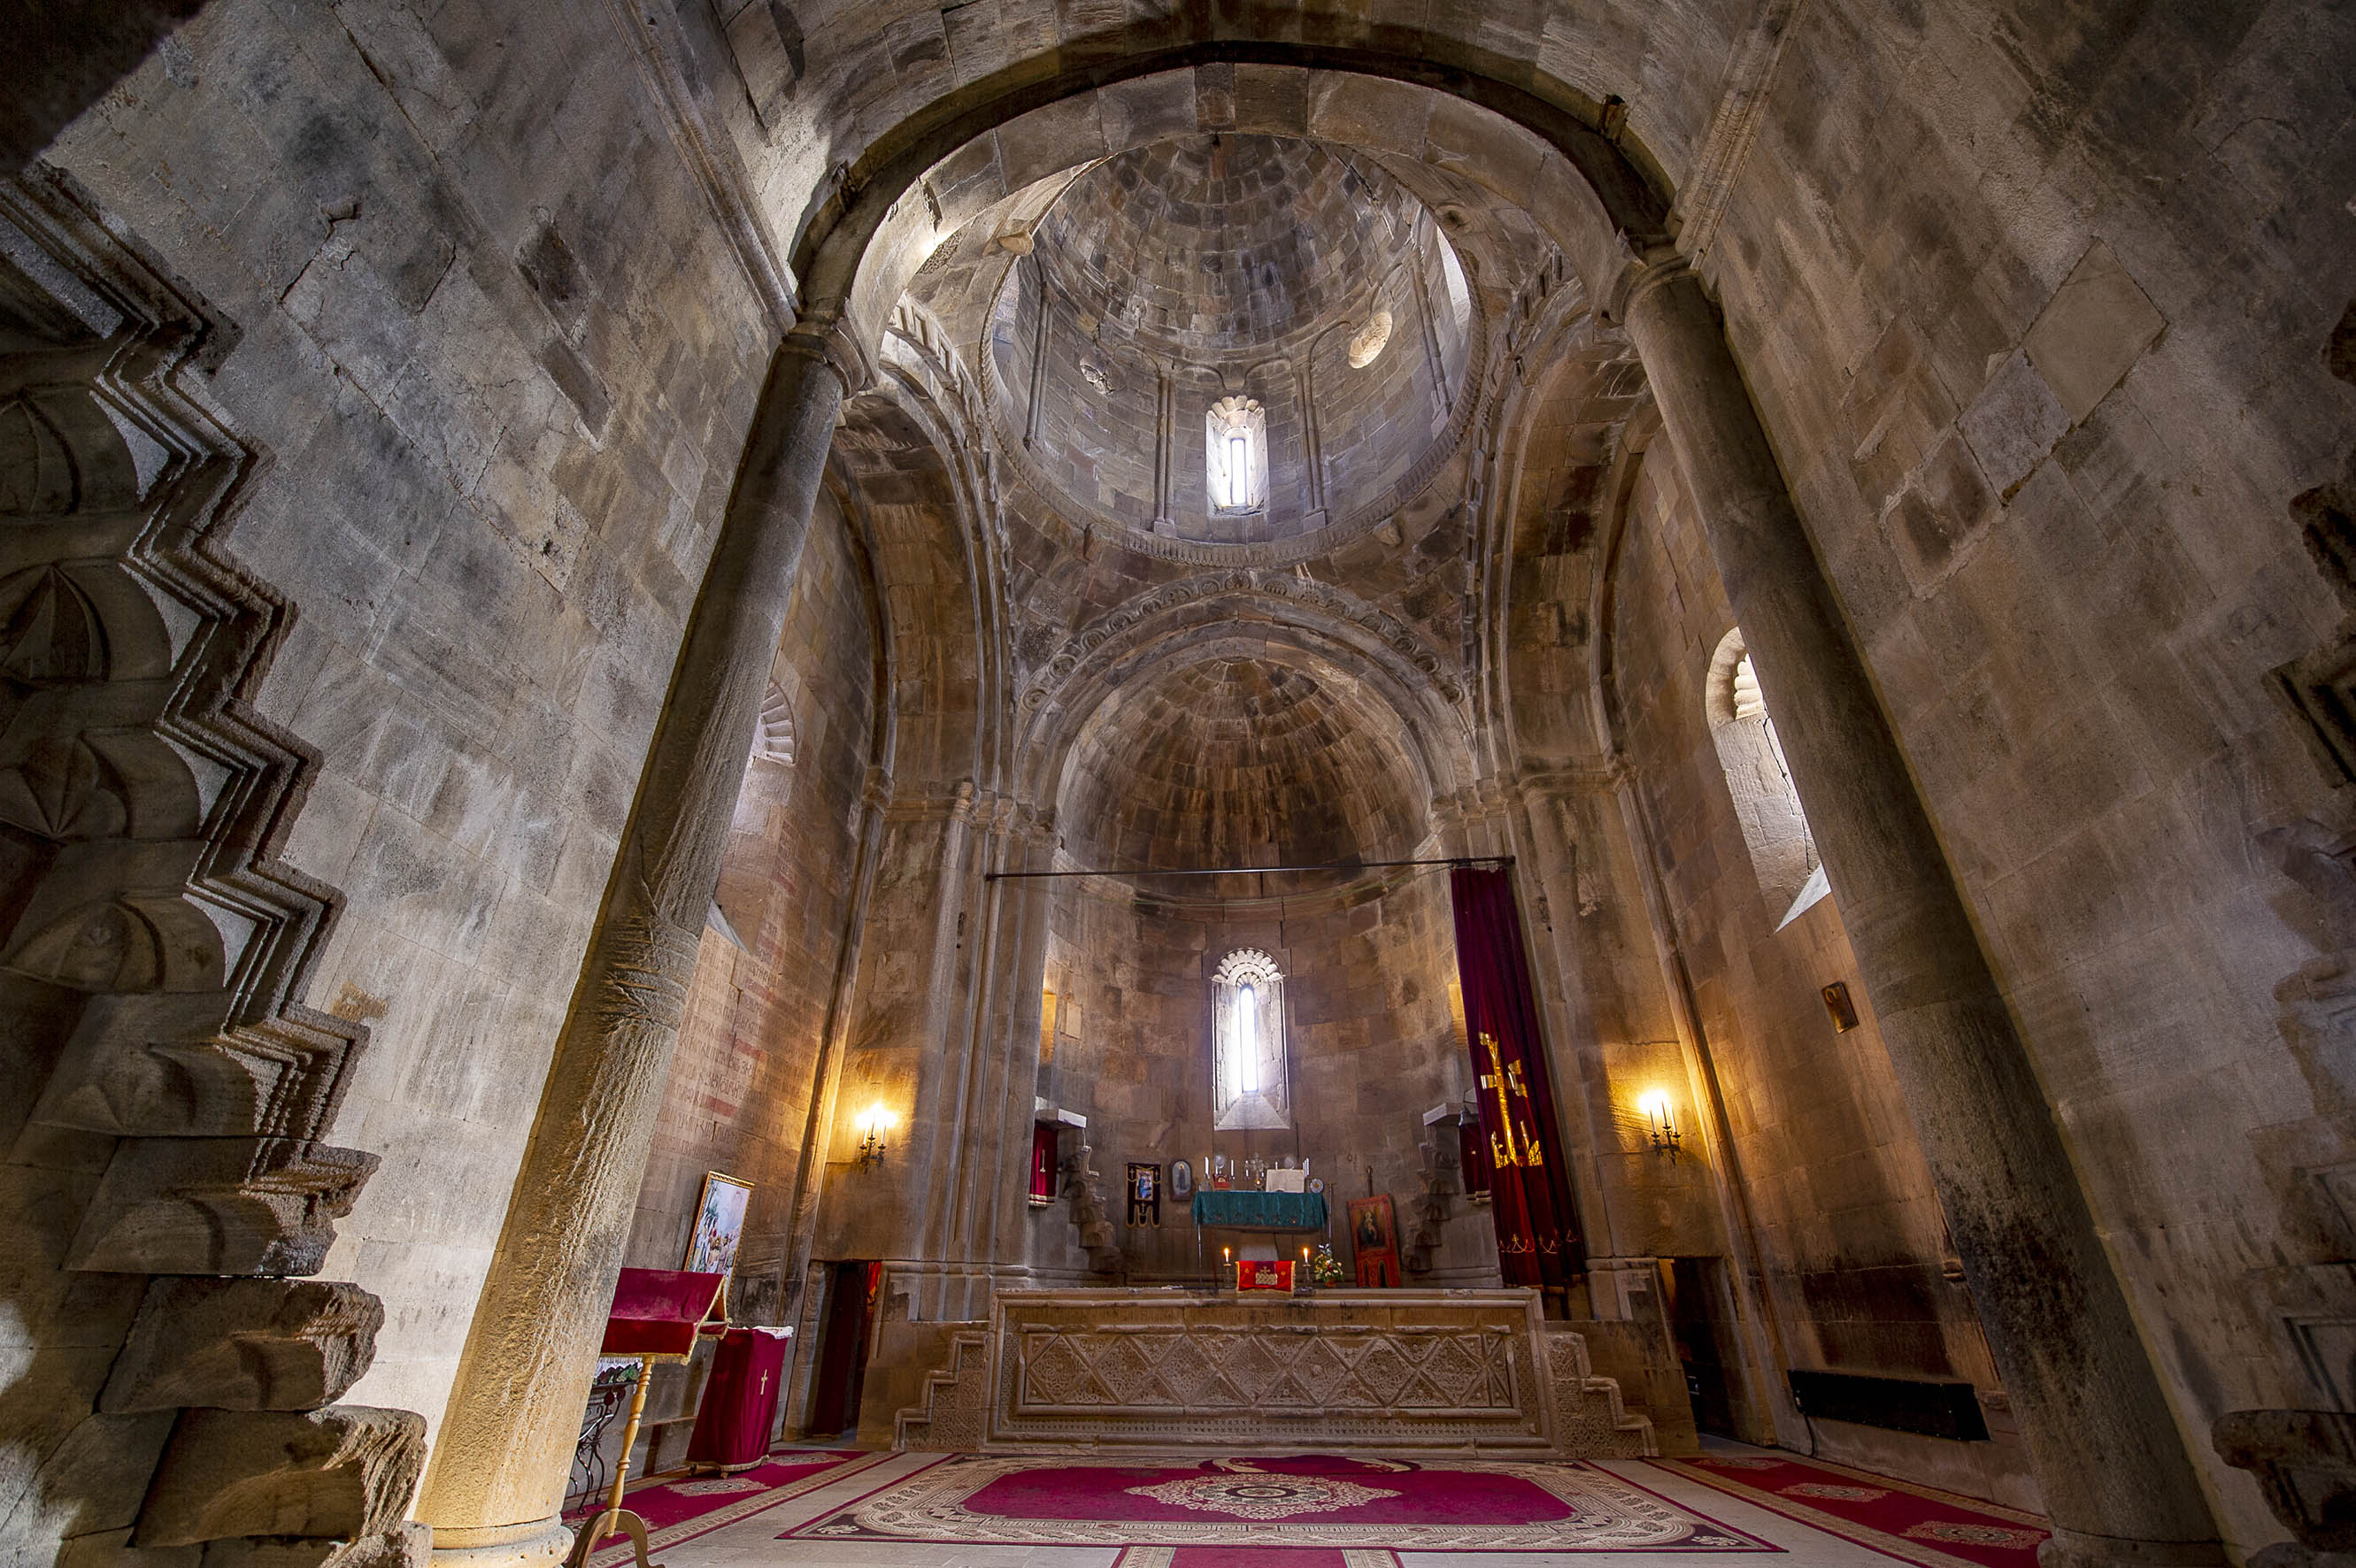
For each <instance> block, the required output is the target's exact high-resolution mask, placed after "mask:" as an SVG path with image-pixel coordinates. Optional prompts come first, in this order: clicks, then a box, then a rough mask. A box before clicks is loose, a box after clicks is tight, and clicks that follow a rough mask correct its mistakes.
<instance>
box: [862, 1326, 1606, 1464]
mask: <svg viewBox="0 0 2356 1568" xmlns="http://www.w3.org/2000/svg"><path fill="white" fill-rule="evenodd" d="M983 1348H984V1350H985V1354H984V1355H983V1356H980V1357H968V1358H966V1360H967V1361H968V1362H969V1363H973V1362H978V1363H980V1364H979V1365H972V1366H970V1367H960V1368H959V1369H958V1372H957V1374H955V1375H953V1376H952V1377H950V1378H945V1379H941V1380H938V1381H944V1382H955V1383H962V1382H963V1381H966V1380H967V1379H969V1378H973V1379H976V1380H979V1381H981V1386H982V1387H983V1388H986V1389H987V1390H988V1391H989V1393H990V1397H989V1400H988V1407H987V1415H986V1418H985V1420H984V1421H983V1423H982V1424H981V1425H982V1430H981V1431H980V1432H979V1433H971V1432H968V1431H964V1430H959V1431H958V1434H957V1445H958V1446H964V1445H969V1444H971V1443H973V1442H974V1440H975V1439H976V1438H977V1437H978V1438H979V1440H980V1444H979V1445H980V1447H981V1448H983V1449H984V1450H985V1451H991V1452H1039V1451H1043V1450H1044V1451H1054V1450H1057V1449H1067V1448H1088V1449H1102V1448H1110V1447H1133V1448H1140V1449H1167V1448H1174V1447H1186V1448H1199V1447H1203V1446H1206V1445H1207V1446H1212V1447H1218V1448H1248V1449H1260V1450H1265V1449H1267V1448H1269V1447H1291V1446H1301V1445H1321V1446H1322V1445H1346V1446H1348V1447H1351V1448H1354V1449H1365V1448H1378V1449H1393V1450H1401V1451H1414V1450H1430V1449H1453V1450H1459V1451H1461V1450H1463V1449H1467V1448H1472V1449H1479V1450H1483V1451H1500V1452H1520V1453H1534V1452H1537V1453H1547V1454H1555V1453H1564V1452H1571V1451H1577V1452H1582V1453H1605V1452H1613V1453H1616V1452H1629V1453H1642V1452H1646V1451H1648V1449H1649V1446H1650V1444H1649V1436H1650V1432H1649V1424H1647V1423H1645V1422H1644V1419H1643V1418H1642V1417H1631V1416H1628V1415H1626V1414H1625V1413H1624V1412H1623V1411H1622V1409H1621V1407H1620V1401H1619V1394H1618V1390H1617V1388H1616V1387H1615V1386H1614V1385H1613V1384H1612V1382H1611V1381H1610V1380H1608V1379H1598V1378H1594V1377H1592V1376H1591V1375H1590V1373H1589V1370H1588V1368H1587V1366H1586V1364H1585V1357H1584V1354H1583V1349H1584V1348H1583V1347H1582V1346H1580V1345H1579V1344H1578V1342H1577V1337H1576V1336H1575V1335H1564V1334H1552V1335H1549V1334H1548V1333H1547V1328H1546V1324H1545V1322H1544V1320H1543V1317H1542V1314H1541V1312H1540V1308H1539V1303H1538V1297H1537V1294H1536V1293H1535V1292H1531V1291H1520V1290H1498V1291H1422V1290H1379V1291H1336V1292H1326V1293H1323V1294H1321V1295H1318V1296H1314V1297H1308V1298H1294V1297H1290V1296H1279V1297H1273V1298H1266V1299H1255V1298H1252V1297H1249V1296H1242V1297H1238V1296H1232V1295H1215V1294H1195V1293H1192V1292H1186V1291H1177V1290H1169V1291H1162V1290H1065V1291H1001V1292H1000V1293H998V1295H997V1296H996V1297H995V1298H994V1299H993V1301H992V1302H991V1316H990V1321H989V1328H988V1332H987V1335H986V1336H985V1339H984V1347H983ZM959 1403H963V1402H959ZM1566 1406H1568V1407H1569V1408H1565V1407H1566ZM945 1408H946V1407H945V1406H943V1405H942V1404H940V1403H938V1402H936V1403H935V1404H934V1409H935V1411H940V1410H943V1409H945ZM908 1415H909V1416H910V1417H912V1418H914V1417H917V1416H918V1415H919V1413H917V1412H913V1411H912V1412H910V1413H908ZM902 1432H903V1441H904V1443H905V1444H906V1445H910V1446H920V1447H930V1446H935V1445H936V1444H935V1443H934V1442H930V1441H926V1438H927V1436H931V1437H934V1438H937V1439H940V1440H943V1441H947V1440H948V1434H947V1433H945V1432H931V1433H928V1432H927V1431H926V1423H925V1422H924V1421H922V1420H920V1419H912V1420H906V1421H904V1423H903V1426H902Z"/></svg>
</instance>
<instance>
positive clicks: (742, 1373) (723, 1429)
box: [687, 1328, 793, 1470]
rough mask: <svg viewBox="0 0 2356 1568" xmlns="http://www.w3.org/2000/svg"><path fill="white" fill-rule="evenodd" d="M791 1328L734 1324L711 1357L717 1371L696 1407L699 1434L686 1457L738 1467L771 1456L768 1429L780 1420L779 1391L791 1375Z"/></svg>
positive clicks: (693, 1461) (690, 1442)
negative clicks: (788, 1349)
mask: <svg viewBox="0 0 2356 1568" xmlns="http://www.w3.org/2000/svg"><path fill="white" fill-rule="evenodd" d="M792 1342H793V1341H792V1339H790V1337H789V1336H788V1335H787V1334H781V1333H778V1332H776V1331H775V1330H773V1329H764V1328H731V1329H730V1330H728V1337H727V1338H726V1339H723V1340H721V1341H720V1349H719V1350H718V1351H717V1352H715V1353H714V1354H713V1356H712V1377H711V1380H710V1381H707V1382H706V1383H705V1384H704V1385H703V1403H702V1404H701V1405H700V1406H699V1407H697V1409H696V1412H695V1435H694V1436H693V1437H691V1438H690V1439H689V1440H688V1445H687V1462H688V1463H689V1464H691V1465H718V1466H721V1467H723V1468H726V1469H732V1470H733V1469H735V1468H738V1467H742V1466H745V1465H757V1464H759V1463H760V1462H761V1461H762V1460H763V1459H765V1458H766V1457H767V1456H768V1453H769V1429H770V1427H772V1426H774V1425H776V1420H777V1391H778V1389H779V1388H780V1387H782V1386H783V1385H784V1383H785V1381H786V1347H787V1345H789V1344H791V1343H792Z"/></svg>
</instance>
